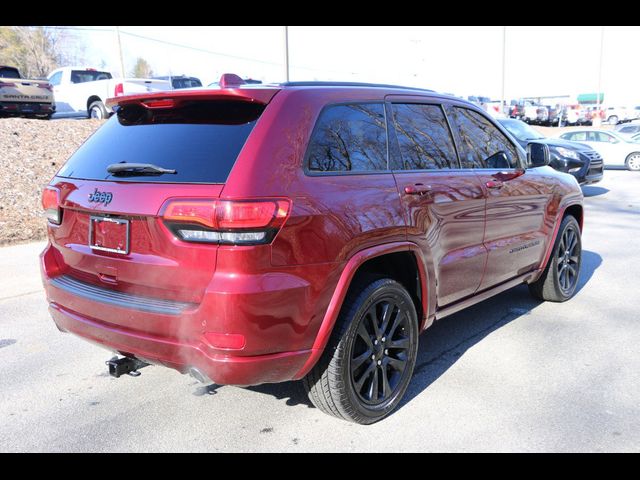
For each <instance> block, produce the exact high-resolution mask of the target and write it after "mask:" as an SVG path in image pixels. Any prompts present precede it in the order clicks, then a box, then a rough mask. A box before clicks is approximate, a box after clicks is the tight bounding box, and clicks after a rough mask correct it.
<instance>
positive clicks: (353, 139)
mask: <svg viewBox="0 0 640 480" xmlns="http://www.w3.org/2000/svg"><path fill="white" fill-rule="evenodd" d="M307 158H308V162H309V163H308V165H309V169H310V170H313V171H317V172H349V171H351V172H362V171H370V170H386V169H387V131H386V128H385V119H384V108H383V106H382V104H379V103H367V104H353V105H335V106H332V107H328V108H326V109H324V110H323V111H322V113H321V114H320V118H319V119H318V122H317V123H316V127H315V129H314V131H313V135H312V138H311V141H310V142H309V149H308V152H307Z"/></svg>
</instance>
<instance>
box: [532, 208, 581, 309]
mask: <svg viewBox="0 0 640 480" xmlns="http://www.w3.org/2000/svg"><path fill="white" fill-rule="evenodd" d="M581 264H582V237H581V235H580V226H579V225H578V221H577V220H576V219H575V217H573V216H572V215H567V216H566V217H564V218H563V219H562V223H561V224H560V228H559V229H558V236H557V237H556V240H555V243H554V245H553V250H552V252H551V257H550V258H549V261H548V262H547V266H546V268H545V269H544V272H543V273H542V275H541V276H540V278H539V279H538V280H536V281H535V282H533V283H530V284H529V291H530V292H531V294H532V295H533V296H534V297H536V298H539V299H540V300H546V301H549V302H566V301H567V300H569V299H570V298H571V297H573V295H574V293H575V291H576V287H577V286H578V279H579V278H580V266H581Z"/></svg>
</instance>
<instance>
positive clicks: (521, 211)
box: [41, 86, 582, 385]
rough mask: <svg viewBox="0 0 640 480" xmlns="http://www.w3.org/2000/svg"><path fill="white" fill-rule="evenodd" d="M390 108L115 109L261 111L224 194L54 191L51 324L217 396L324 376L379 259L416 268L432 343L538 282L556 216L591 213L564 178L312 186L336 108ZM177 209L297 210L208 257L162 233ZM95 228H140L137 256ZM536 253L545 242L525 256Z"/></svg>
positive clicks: (45, 267) (374, 177)
mask: <svg viewBox="0 0 640 480" xmlns="http://www.w3.org/2000/svg"><path fill="white" fill-rule="evenodd" d="M390 94H404V95H407V92H406V91H403V90H401V89H398V90H394V89H387V88H363V87H359V88H354V87H268V86H267V87H262V88H248V87H247V88H236V89H220V90H193V91H172V92H161V93H158V94H152V95H145V96H135V97H134V96H132V97H118V98H117V99H115V100H114V102H116V103H118V104H125V103H127V102H141V101H144V100H148V99H160V100H161V99H167V98H171V99H174V100H175V101H177V102H179V101H181V100H184V99H191V100H199V99H221V98H224V99H235V100H238V101H243V102H245V101H246V102H258V103H262V104H266V108H265V109H264V112H263V113H262V115H261V116H260V118H259V120H258V121H257V123H256V125H255V127H254V128H253V130H252V131H251V133H250V135H249V137H248V138H247V141H246V143H245V144H244V147H243V148H242V150H241V152H240V154H239V156H238V158H237V161H236V163H235V165H234V167H233V168H232V170H231V173H230V174H229V176H228V178H227V181H226V183H225V184H211V185H204V184H171V183H136V182H113V181H90V180H78V179H69V178H62V177H54V179H53V180H52V182H51V185H53V186H56V187H58V188H59V189H60V193H61V195H60V198H61V206H62V210H63V217H62V224H61V225H60V226H54V225H49V231H48V233H49V244H48V245H47V247H46V249H45V251H44V252H43V253H42V256H41V266H42V273H43V281H44V285H45V290H46V293H47V298H48V301H49V302H50V309H51V313H52V316H53V318H54V321H55V322H56V324H57V325H58V326H59V327H60V328H61V329H63V330H65V331H69V332H72V333H75V334H77V335H79V336H82V337H84V338H87V339H89V340H90V341H92V342H95V343H97V344H100V345H102V346H104V347H106V348H109V349H111V350H115V351H118V352H120V353H122V354H126V355H134V356H137V357H139V358H142V359H146V360H149V361H152V362H154V363H160V364H163V365H167V366H170V367H171V368H175V369H177V370H179V371H181V372H186V371H188V370H189V368H191V367H195V368H198V369H199V370H200V371H202V372H203V373H205V374H206V375H207V376H208V377H209V378H211V379H212V380H213V381H215V382H216V383H221V384H240V385H250V384H258V383H265V382H279V381H286V380H291V379H299V378H301V377H303V376H304V375H305V374H306V373H307V372H308V371H309V370H310V369H311V368H312V367H313V365H314V364H315V363H316V361H317V360H318V358H319V357H320V355H321V354H322V351H323V350H324V348H325V346H326V343H327V341H328V339H329V337H330V335H331V332H332V331H333V327H334V324H335V321H336V319H337V318H338V315H339V313H340V309H341V307H342V303H343V301H344V298H345V296H346V294H347V291H348V288H349V285H350V283H351V279H352V278H353V276H354V275H355V274H356V272H357V270H358V268H359V267H361V266H362V265H363V264H364V263H365V262H366V261H367V260H370V259H372V258H375V257H378V256H381V255H386V254H390V253H397V252H409V253H411V254H412V255H414V256H415V259H416V264H417V267H418V271H417V272H416V276H417V278H418V279H419V281H420V292H421V296H420V297H421V298H422V301H423V304H422V312H418V313H419V317H420V318H421V328H422V329H424V328H427V327H428V326H429V325H430V322H431V321H433V319H434V318H435V317H436V316H437V312H438V311H439V309H441V308H442V307H443V306H447V309H446V310H444V311H445V313H446V311H453V310H455V309H456V308H458V306H461V305H468V304H471V303H473V302H474V299H480V298H484V297H486V296H487V295H488V293H487V292H490V291H491V288H499V285H498V284H502V285H505V284H507V283H508V282H514V281H516V280H513V279H517V280H519V281H525V280H526V281H528V280H529V279H531V278H534V277H535V276H537V275H538V274H539V271H540V269H541V268H543V267H544V264H545V262H546V259H545V256H546V258H548V255H549V251H550V249H549V248H550V245H551V244H552V243H553V239H554V238H555V237H554V236H555V233H556V231H557V228H558V225H559V223H560V220H561V215H562V214H563V212H564V211H565V209H566V208H567V207H568V206H569V205H579V204H581V201H582V194H581V192H580V190H579V188H578V186H577V184H576V183H575V179H573V177H571V176H569V175H564V174H560V173H557V172H556V171H554V170H552V169H551V168H538V169H535V171H534V170H530V171H527V172H526V173H525V174H524V175H521V176H518V177H517V178H513V179H508V180H505V181H503V183H504V185H503V187H502V188H501V189H500V190H499V191H494V190H493V189H487V188H486V187H485V186H484V183H485V182H486V181H489V180H491V178H489V177H492V175H494V174H495V172H487V171H483V172H477V171H465V170H450V171H435V172H418V173H416V172H391V171H388V172H380V173H369V174H349V175H325V174H320V175H309V174H307V173H305V170H304V168H303V160H304V155H305V151H306V148H307V144H308V142H309V138H310V136H311V132H312V130H313V127H314V125H315V122H316V120H317V118H318V116H319V114H320V112H321V110H322V109H323V108H324V107H325V106H326V105H328V104H333V103H344V102H367V101H375V102H383V101H384V99H385V97H386V96H388V95H390ZM427 97H428V98H430V101H431V102H433V101H434V100H433V99H434V98H436V101H437V97H434V95H432V94H429V95H426V96H425V97H424V98H427ZM411 98H414V99H415V98H418V99H419V98H422V97H421V96H419V95H415V94H412V95H411ZM111 121H114V120H111ZM503 180H504V179H503ZM416 183H424V184H426V185H429V187H430V188H429V191H428V192H427V193H425V194H424V195H410V194H407V193H406V192H405V189H404V187H405V186H407V185H415V184H416ZM96 189H97V190H99V191H108V192H110V193H112V199H111V201H110V202H109V203H107V204H105V203H92V202H89V200H88V198H89V195H90V194H91V193H92V192H94V191H95V190H96ZM170 198H191V199H193V198H197V199H200V198H210V199H224V200H238V199H260V198H288V199H290V201H291V208H290V212H289V217H288V218H287V220H286V222H285V223H284V225H283V226H282V227H281V228H280V230H279V231H278V232H277V234H276V236H275V238H274V239H273V241H271V243H269V244H266V245H256V246H232V245H215V244H213V245H212V244H198V243H187V242H184V241H182V240H179V239H177V238H176V237H175V235H174V234H173V233H172V231H171V230H170V229H169V228H168V227H167V226H166V225H165V223H164V222H163V220H162V218H161V211H160V210H161V207H162V206H163V204H165V202H166V201H167V200H168V199H170ZM485 212H488V215H486V214H485ZM91 215H112V216H116V217H121V218H126V219H127V220H129V222H130V226H131V230H130V252H129V253H127V254H119V253H109V252H104V251H99V250H94V249H91V248H90V247H89V245H88V229H89V217H90V216H91ZM532 242H534V243H535V242H539V243H536V244H535V245H532V246H530V247H527V248H524V249H522V250H518V249H519V248H520V247H521V246H522V245H526V244H527V243H532ZM514 248H515V249H516V250H515V251H514V252H511V253H510V251H511V250H513V249H514ZM523 252H524V253H523ZM523 269H524V270H526V269H529V275H524V274H525V273H526V272H524V271H522V270H523ZM62 278H72V279H74V281H79V282H83V283H82V284H83V285H86V286H87V288H88V289H91V288H95V287H99V288H101V289H102V290H100V291H103V292H113V293H114V294H122V295H129V296H131V298H138V297H144V298H147V299H162V300H168V301H173V302H178V303H180V304H181V305H186V306H185V307H184V309H183V310H181V311H180V313H179V314H168V313H158V312H149V311H142V310H139V309H134V308H126V307H124V306H118V305H111V304H106V303H104V302H102V303H101V301H98V300H96V299H92V298H90V297H87V296H81V295H76V294H74V293H72V292H71V291H68V290H65V289H64V288H62V287H60V284H59V283H56V279H62ZM501 282H507V283H501ZM508 284H509V285H510V283H508ZM479 292H484V293H479ZM474 294H479V295H480V296H478V297H474V296H473V295H474ZM107 296H108V295H107ZM208 332H210V333H214V334H223V335H224V334H231V335H234V338H238V339H240V340H239V342H238V346H240V345H244V346H242V347H241V348H235V349H223V348H215V347H214V346H212V345H211V344H210V343H209V342H208V341H207V337H206V336H205V334H206V333H208ZM236 336H237V337H236ZM215 337H216V335H212V336H210V338H215ZM242 339H244V344H243V343H242V341H241V340H242Z"/></svg>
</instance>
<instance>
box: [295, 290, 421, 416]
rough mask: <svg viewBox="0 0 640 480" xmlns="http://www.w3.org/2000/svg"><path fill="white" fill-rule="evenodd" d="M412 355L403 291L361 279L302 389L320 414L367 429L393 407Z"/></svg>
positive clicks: (413, 319) (414, 341) (413, 332)
mask: <svg viewBox="0 0 640 480" xmlns="http://www.w3.org/2000/svg"><path fill="white" fill-rule="evenodd" d="M385 312H389V313H385ZM380 327H384V328H383V329H380ZM385 346H386V347H387V348H385ZM417 354H418V319H417V315H416V310H415V306H414V303H413V300H412V299H411V296H410V295H409V293H408V292H407V290H406V289H405V288H404V287H403V286H402V285H400V284H399V283H398V282H396V281H395V280H392V279H389V278H378V279H372V278H369V279H365V280H362V281H359V282H358V283H356V284H354V285H352V287H351V288H350V290H349V293H348V295H347V297H346V298H345V301H344V304H343V306H342V309H341V311H340V315H339V316H338V319H337V321H336V325H335V326H334V328H333V332H332V334H331V338H330V339H329V342H328V343H327V346H326V348H325V350H324V352H323V354H322V356H321V357H320V360H319V361H318V363H317V364H316V365H315V366H314V367H313V369H311V371H310V372H309V373H308V374H307V376H306V377H304V379H303V385H304V387H305V390H306V391H307V394H308V395H309V399H310V400H311V402H312V403H313V404H314V405H315V406H316V407H317V408H318V409H320V410H322V411H323V412H324V413H327V414H329V415H333V416H334V417H337V418H340V419H343V420H347V421H350V422H355V423H359V424H362V425H368V424H371V423H374V422H377V421H378V420H381V419H382V418H384V417H385V416H387V415H388V414H389V413H391V412H392V411H393V410H394V409H395V408H396V407H397V406H398V404H399V403H400V401H401V399H402V396H403V395H404V393H405V391H406V390H407V387H408V386H409V382H410V381H411V377H412V375H413V368H414V366H415V362H416V357H417ZM385 379H386V382H385V381H384V380H385ZM385 385H386V386H385Z"/></svg>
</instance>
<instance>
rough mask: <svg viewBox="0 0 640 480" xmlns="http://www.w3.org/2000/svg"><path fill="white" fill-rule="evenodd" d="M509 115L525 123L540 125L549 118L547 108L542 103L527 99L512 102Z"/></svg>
mask: <svg viewBox="0 0 640 480" xmlns="http://www.w3.org/2000/svg"><path fill="white" fill-rule="evenodd" d="M512 104H513V105H512V106H513V108H512V109H511V113H510V117H511V118H517V119H518V120H522V121H523V122H525V123H533V124H538V125H542V124H544V123H546V122H547V121H548V119H549V110H548V109H547V107H545V106H544V105H537V104H535V103H533V102H530V101H528V100H519V101H515V102H512Z"/></svg>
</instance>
